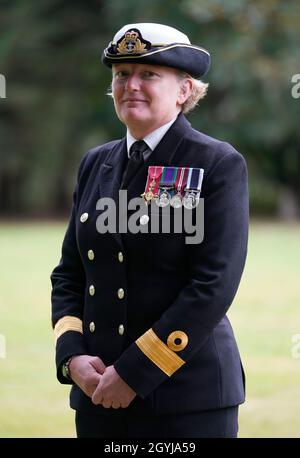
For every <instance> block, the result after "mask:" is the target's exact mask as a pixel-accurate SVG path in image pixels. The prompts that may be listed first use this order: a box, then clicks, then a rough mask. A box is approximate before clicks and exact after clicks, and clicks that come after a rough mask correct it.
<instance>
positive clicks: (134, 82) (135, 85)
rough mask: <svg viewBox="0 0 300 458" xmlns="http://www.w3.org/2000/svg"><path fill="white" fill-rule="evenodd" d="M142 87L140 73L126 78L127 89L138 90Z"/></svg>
mask: <svg viewBox="0 0 300 458" xmlns="http://www.w3.org/2000/svg"><path fill="white" fill-rule="evenodd" d="M139 88H140V78H139V76H138V75H134V74H133V75H129V76H128V78H127V80H126V89H127V90H129V91H138V90H139Z"/></svg>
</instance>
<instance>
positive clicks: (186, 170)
mask: <svg viewBox="0 0 300 458" xmlns="http://www.w3.org/2000/svg"><path fill="white" fill-rule="evenodd" d="M203 173H204V170H203V169H199V168H194V167H163V166H156V165H152V166H150V167H148V177H147V183H146V187H145V191H144V192H143V194H142V195H141V196H142V197H143V198H144V199H145V201H146V204H149V203H150V202H151V200H154V201H155V203H156V205H157V206H158V207H166V206H167V205H169V204H170V205H171V206H172V207H174V208H180V207H182V205H183V206H184V207H185V208H188V209H192V208H195V207H196V206H197V205H198V202H199V198H200V192H201V186H202V180H203Z"/></svg>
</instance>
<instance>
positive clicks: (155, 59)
mask: <svg viewBox="0 0 300 458" xmlns="http://www.w3.org/2000/svg"><path fill="white" fill-rule="evenodd" d="M102 62H103V63H104V64H105V65H107V66H108V67H111V66H112V64H117V63H130V62H131V63H136V64H138V63H139V64H151V65H162V66H167V67H173V68H177V69H178V70H181V71H183V72H186V73H188V74H189V75H191V76H192V77H194V78H200V77H201V76H203V75H205V73H207V71H208V70H209V67H210V54H209V52H208V51H207V50H206V49H204V48H201V47H200V46H196V45H193V44H191V42H190V40H189V38H188V37H187V36H186V35H185V34H184V33H182V32H180V31H179V30H177V29H174V28H173V27H169V26H167V25H163V24H152V23H141V24H127V25H125V26H124V27H122V28H121V29H120V30H119V31H118V32H117V33H116V35H115V36H114V38H113V40H112V41H111V42H110V43H109V44H108V46H107V48H105V50H104V51H103V54H102Z"/></svg>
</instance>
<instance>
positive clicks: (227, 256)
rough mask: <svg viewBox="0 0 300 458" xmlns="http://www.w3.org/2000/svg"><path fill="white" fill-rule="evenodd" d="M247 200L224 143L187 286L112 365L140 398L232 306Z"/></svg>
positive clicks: (234, 158)
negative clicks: (223, 152)
mask: <svg viewBox="0 0 300 458" xmlns="http://www.w3.org/2000/svg"><path fill="white" fill-rule="evenodd" d="M248 202H249V201H248V181H247V167H246V163H245V160H244V158H243V156H242V155H240V154H239V153H238V152H237V151H235V150H234V149H233V148H232V147H231V146H230V145H229V144H225V155H223V157H222V158H221V159H219V160H218V162H217V163H216V164H215V165H214V167H213V169H212V170H211V171H210V172H209V174H208V175H207V177H206V183H205V198H204V239H203V241H202V243H200V244H198V245H195V244H194V245H186V251H187V261H188V262H187V266H188V269H189V272H188V273H189V277H188V278H189V280H188V283H187V285H186V286H185V287H184V288H183V289H182V291H181V292H180V294H179V295H178V297H177V299H176V300H175V302H174V303H173V304H172V305H171V306H170V307H169V308H168V309H167V310H166V311H165V312H164V313H163V315H162V316H161V317H160V319H159V320H158V321H156V322H155V323H154V324H153V326H152V328H151V329H149V330H148V331H146V332H145V333H144V334H143V335H142V336H140V337H139V338H138V339H137V340H136V341H135V342H134V343H132V344H131V345H130V346H129V347H128V348H127V349H126V350H125V351H124V352H123V354H122V355H121V356H120V358H119V359H118V360H117V361H116V362H115V364H114V367H115V369H116V371H117V372H118V373H119V375H120V376H121V377H122V378H123V379H124V380H125V381H126V383H128V385H129V386H131V387H132V389H134V390H135V391H136V393H138V394H139V395H140V396H141V397H142V398H144V397H146V396H147V395H148V394H149V393H151V391H153V390H154V389H155V388H156V387H157V386H158V385H159V384H160V383H162V382H163V381H165V380H166V379H167V378H168V377H171V376H172V375H173V374H174V373H176V371H177V370H178V369H180V367H181V366H183V365H184V364H186V363H187V362H188V361H189V360H190V359H191V358H192V357H193V356H194V355H195V354H196V353H197V352H199V350H200V349H201V347H202V346H203V345H204V343H205V342H206V340H207V338H208V337H209V335H210V333H211V332H212V330H213V329H214V327H215V326H216V325H217V324H218V323H219V321H220V320H221V319H222V318H223V317H224V316H225V314H226V312H227V310H228V308H229V307H230V305H231V303H232V301H233V299H234V296H235V294H236V291H237V289H238V285H239V282H240V279H241V275H242V272H243V268H244V264H245V260H246V254H247V241H248V219H249V216H248V215H249V203H248Z"/></svg>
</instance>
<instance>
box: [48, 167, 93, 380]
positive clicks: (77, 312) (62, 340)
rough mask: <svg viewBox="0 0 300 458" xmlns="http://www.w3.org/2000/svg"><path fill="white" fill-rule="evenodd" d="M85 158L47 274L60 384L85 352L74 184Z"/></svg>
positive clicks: (83, 288)
mask: <svg viewBox="0 0 300 458" xmlns="http://www.w3.org/2000/svg"><path fill="white" fill-rule="evenodd" d="M84 161H85V159H83V160H82V162H81V165H80V167H79V172H78V182H77V185H76V187H75V191H74V193H73V206H72V212H71V217H70V221H69V225H68V228H67V231H66V234H65V237H64V240H63V245H62V254H61V259H60V263H59V264H58V266H57V267H55V269H54V270H53V272H52V274H51V282H52V295H51V300H52V327H53V328H54V335H55V339H56V367H57V378H58V380H59V381H60V382H61V383H64V384H68V383H69V384H72V383H73V382H72V381H71V380H69V379H67V378H65V377H64V376H63V375H62V372H61V367H62V364H63V362H64V361H66V360H67V359H68V358H69V357H70V356H72V355H80V354H86V349H85V344H84V338H83V330H82V315H83V304H84V294H85V272H84V269H83V265H82V261H81V257H80V253H79V250H78V246H77V241H76V214H77V213H76V204H77V196H78V188H79V186H78V183H79V180H80V176H81V172H82V169H83V164H84Z"/></svg>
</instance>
